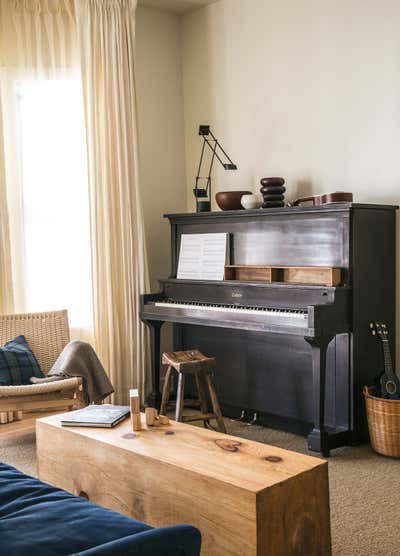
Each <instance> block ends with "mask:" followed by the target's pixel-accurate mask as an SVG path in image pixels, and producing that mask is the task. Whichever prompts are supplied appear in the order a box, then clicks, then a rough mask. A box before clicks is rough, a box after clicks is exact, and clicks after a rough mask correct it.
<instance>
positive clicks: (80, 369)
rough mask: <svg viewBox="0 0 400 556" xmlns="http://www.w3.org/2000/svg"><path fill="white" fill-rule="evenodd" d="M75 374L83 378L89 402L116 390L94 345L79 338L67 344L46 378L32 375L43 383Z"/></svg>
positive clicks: (33, 381) (102, 397)
mask: <svg viewBox="0 0 400 556" xmlns="http://www.w3.org/2000/svg"><path fill="white" fill-rule="evenodd" d="M74 376H78V377H81V378H82V379H83V392H84V396H85V400H86V402H87V403H93V402H99V401H101V400H104V398H106V397H107V396H109V395H110V394H112V393H113V392H114V388H113V386H112V384H111V382H110V380H109V378H108V376H107V374H106V372H105V370H104V367H103V365H102V364H101V362H100V360H99V358H98V357H97V355H96V352H95V351H94V349H93V348H92V346H91V345H90V344H88V343H87V342H81V341H79V340H74V341H73V342H70V343H69V344H68V345H66V346H65V348H64V349H63V350H62V352H61V353H60V355H59V356H58V359H57V361H56V362H55V363H54V365H53V366H52V368H51V369H50V371H49V373H48V375H47V376H46V377H45V378H35V377H32V378H31V382H32V383H33V384H41V383H43V382H53V381H55V380H62V379H65V378H71V377H74Z"/></svg>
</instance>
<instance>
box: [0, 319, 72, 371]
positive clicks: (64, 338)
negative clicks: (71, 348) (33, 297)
mask: <svg viewBox="0 0 400 556" xmlns="http://www.w3.org/2000/svg"><path fill="white" fill-rule="evenodd" d="M21 334H22V335H24V336H25V338H26V339H27V341H28V343H29V346H30V347H31V349H32V351H33V352H34V354H35V355H36V358H37V360H38V361H39V363H40V366H41V368H42V371H43V372H44V373H45V374H47V373H48V372H49V370H50V369H51V367H52V366H53V364H54V362H55V360H56V359H57V357H58V356H59V355H60V353H61V351H62V350H63V349H64V347H65V346H66V345H67V344H68V342H69V341H70V335H69V325H68V313H67V311H52V312H47V313H25V314H16V315H0V345H1V346H2V345H4V344H5V343H6V342H9V341H10V340H13V339H14V338H15V337H17V336H20V335H21Z"/></svg>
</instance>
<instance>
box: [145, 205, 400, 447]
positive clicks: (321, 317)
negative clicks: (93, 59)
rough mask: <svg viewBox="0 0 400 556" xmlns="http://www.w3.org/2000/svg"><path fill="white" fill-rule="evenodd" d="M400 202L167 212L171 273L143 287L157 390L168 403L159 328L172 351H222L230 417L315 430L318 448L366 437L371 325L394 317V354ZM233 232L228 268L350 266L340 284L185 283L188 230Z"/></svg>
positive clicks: (313, 443)
mask: <svg viewBox="0 0 400 556" xmlns="http://www.w3.org/2000/svg"><path fill="white" fill-rule="evenodd" d="M396 209H397V207H395V206H387V205H370V204H354V203H340V204H330V205H325V206H320V207H284V208H274V209H260V210H239V211H226V212H208V213H194V214H191V213H188V214H168V215H166V217H167V218H168V219H169V221H170V225H171V268H172V270H171V275H170V277H169V278H168V279H165V280H161V281H160V285H161V291H160V292H158V293H154V294H153V293H152V294H147V295H143V296H142V298H141V308H140V317H141V319H142V320H143V321H144V322H145V323H146V324H147V325H148V326H149V328H150V332H151V346H152V383H153V384H152V394H151V396H150V399H149V402H150V403H151V404H152V405H155V406H157V405H159V403H160V397H161V396H160V384H159V383H160V333H161V327H162V325H163V323H165V322H171V323H173V326H174V349H176V350H178V349H179V350H181V349H192V348H199V349H200V350H201V351H202V352H204V353H205V354H207V355H210V356H213V357H216V358H217V363H218V368H217V371H216V374H215V381H216V387H217V392H218V395H219V400H220V403H221V406H222V409H223V413H224V415H226V416H230V417H233V418H234V417H237V416H238V415H241V414H243V412H245V413H247V414H248V415H252V414H254V413H257V414H258V416H259V419H260V423H261V424H263V425H265V426H270V427H277V428H281V429H284V430H289V431H293V432H297V433H300V434H305V435H307V442H308V447H309V449H310V450H314V451H318V452H321V453H322V454H324V455H329V451H330V450H331V449H332V448H335V447H338V446H343V445H348V444H354V443H358V442H361V441H363V440H366V439H367V438H368V429H367V423H366V417H365V411H364V402H363V398H362V387H363V385H364V384H371V383H372V382H373V380H374V377H375V376H376V375H377V374H378V373H379V372H380V370H381V367H382V362H381V356H380V349H379V345H378V342H377V341H376V340H374V338H372V337H371V335H370V331H369V323H370V321H372V320H376V321H384V322H386V323H387V326H388V329H389V331H390V338H391V346H392V351H393V356H395V353H394V351H395V337H396V336H395V310H396V309H395V302H396V299H395V287H396V283H395V280H396ZM210 232H221V233H226V234H229V238H230V241H229V245H230V248H229V249H230V264H232V265H243V266H252V265H269V266H295V267H336V268H340V269H341V282H340V285H338V286H321V285H302V284H287V283H280V282H275V283H274V282H271V283H261V282H238V281H235V280H224V281H207V280H201V281H199V280H198V281H195V280H178V279H177V278H176V276H177V267H178V259H179V250H180V241H181V237H182V235H183V234H202V233H210Z"/></svg>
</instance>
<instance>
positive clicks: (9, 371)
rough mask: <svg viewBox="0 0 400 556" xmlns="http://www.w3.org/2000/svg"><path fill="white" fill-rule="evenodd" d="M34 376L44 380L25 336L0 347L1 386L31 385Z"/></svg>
mask: <svg viewBox="0 0 400 556" xmlns="http://www.w3.org/2000/svg"><path fill="white" fill-rule="evenodd" d="M32 376H35V377H37V378H43V377H44V374H43V373H42V370H41V368H40V365H39V363H38V360H37V359H36V357H35V354H34V353H33V351H32V350H31V348H30V347H29V344H28V342H27V341H26V338H25V336H18V337H17V338H15V339H14V340H11V341H10V342H7V343H6V344H5V345H4V346H3V347H0V386H16V385H18V384H29V383H30V382H29V381H30V378H31V377H32Z"/></svg>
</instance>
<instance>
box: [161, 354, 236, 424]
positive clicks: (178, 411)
mask: <svg viewBox="0 0 400 556" xmlns="http://www.w3.org/2000/svg"><path fill="white" fill-rule="evenodd" d="M162 362H163V365H168V368H167V373H166V375H165V382H164V389H163V394H162V400H161V408H160V413H162V414H164V413H165V411H166V408H167V404H168V401H169V394H170V388H171V385H170V380H171V374H172V370H173V369H175V370H176V372H177V373H178V390H177V394H176V407H175V420H176V421H180V422H184V423H187V422H190V421H203V422H204V426H208V424H209V421H210V419H215V420H216V421H217V425H218V429H219V431H220V432H226V429H225V425H224V419H223V417H222V413H221V408H220V406H219V402H218V397H217V393H216V391H215V387H214V380H213V376H212V370H213V369H214V368H215V365H216V361H215V358H214V357H206V356H205V355H203V354H202V353H201V352H200V351H199V350H198V349H193V350H189V351H172V352H167V353H163V355H162ZM188 374H190V375H193V376H194V380H195V383H196V388H197V394H198V397H199V402H200V410H201V412H200V413H196V414H193V415H183V414H182V413H183V405H184V396H185V377H186V375H188ZM203 381H205V382H206V385H207V388H208V392H209V395H210V400H211V405H212V409H213V411H212V412H211V413H210V412H209V411H208V407H207V398H206V394H205V391H204V384H203Z"/></svg>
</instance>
